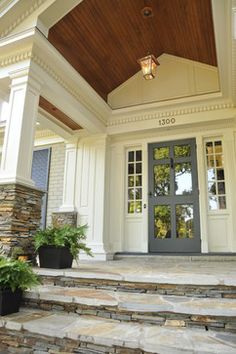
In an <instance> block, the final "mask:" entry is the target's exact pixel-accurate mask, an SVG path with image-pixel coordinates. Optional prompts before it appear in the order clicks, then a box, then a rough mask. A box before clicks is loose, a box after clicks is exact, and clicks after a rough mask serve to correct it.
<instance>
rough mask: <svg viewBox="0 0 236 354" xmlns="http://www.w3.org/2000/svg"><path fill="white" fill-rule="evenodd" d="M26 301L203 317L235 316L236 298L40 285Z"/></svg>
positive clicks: (27, 296)
mask: <svg viewBox="0 0 236 354" xmlns="http://www.w3.org/2000/svg"><path fill="white" fill-rule="evenodd" d="M24 297H25V299H36V300H47V301H51V302H52V303H55V302H60V303H74V304H81V305H86V306H96V307H98V308H99V306H109V307H114V308H117V310H128V311H133V312H137V313H138V312H142V313H143V312H175V313H183V314H191V315H204V316H232V317H233V316H234V317H235V318H236V299H222V298H215V299H214V298H213V299H212V298H190V297H186V296H164V295H163V296H161V295H156V294H155V295H153V294H133V293H122V292H114V291H113V292H112V291H106V290H99V289H90V288H81V289H80V288H65V287H58V286H39V287H37V288H35V289H34V290H32V291H28V292H26V293H25V295H24Z"/></svg>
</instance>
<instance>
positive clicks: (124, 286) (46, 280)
mask: <svg viewBox="0 0 236 354" xmlns="http://www.w3.org/2000/svg"><path fill="white" fill-rule="evenodd" d="M41 280H42V284H45V285H56V286H62V287H79V288H82V287H86V288H92V289H106V290H111V291H127V292H133V293H146V294H159V295H175V296H189V297H197V298H201V297H202V298H204V297H207V298H229V299H236V286H225V285H195V284H193V285H188V284H161V283H141V282H127V281H117V280H110V279H90V278H72V277H63V276H41Z"/></svg>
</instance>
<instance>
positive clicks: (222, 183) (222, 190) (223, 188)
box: [218, 182, 225, 194]
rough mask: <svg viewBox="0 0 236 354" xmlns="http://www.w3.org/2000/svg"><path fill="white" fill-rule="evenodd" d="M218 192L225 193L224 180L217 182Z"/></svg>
mask: <svg viewBox="0 0 236 354" xmlns="http://www.w3.org/2000/svg"><path fill="white" fill-rule="evenodd" d="M218 194H225V182H219V183H218Z"/></svg>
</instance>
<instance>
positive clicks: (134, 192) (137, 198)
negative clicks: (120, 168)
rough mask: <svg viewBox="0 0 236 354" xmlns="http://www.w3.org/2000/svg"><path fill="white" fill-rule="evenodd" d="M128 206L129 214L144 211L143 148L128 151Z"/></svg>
mask: <svg viewBox="0 0 236 354" xmlns="http://www.w3.org/2000/svg"><path fill="white" fill-rule="evenodd" d="M127 170H128V173H127V176H128V177H127V178H128V180H127V207H128V214H129V215H135V214H140V213H142V195H143V176H142V172H143V171H142V170H143V162H142V150H134V149H133V150H129V151H127Z"/></svg>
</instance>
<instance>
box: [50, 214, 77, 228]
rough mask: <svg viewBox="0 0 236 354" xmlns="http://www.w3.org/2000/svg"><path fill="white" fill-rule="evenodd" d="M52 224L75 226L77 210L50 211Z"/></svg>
mask: <svg viewBox="0 0 236 354" xmlns="http://www.w3.org/2000/svg"><path fill="white" fill-rule="evenodd" d="M52 224H53V225H58V226H63V225H70V226H74V227H76V226H77V212H74V211H56V212H54V213H52Z"/></svg>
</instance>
